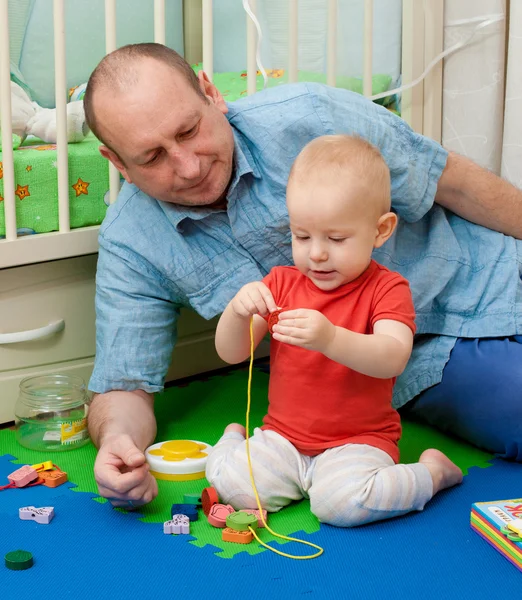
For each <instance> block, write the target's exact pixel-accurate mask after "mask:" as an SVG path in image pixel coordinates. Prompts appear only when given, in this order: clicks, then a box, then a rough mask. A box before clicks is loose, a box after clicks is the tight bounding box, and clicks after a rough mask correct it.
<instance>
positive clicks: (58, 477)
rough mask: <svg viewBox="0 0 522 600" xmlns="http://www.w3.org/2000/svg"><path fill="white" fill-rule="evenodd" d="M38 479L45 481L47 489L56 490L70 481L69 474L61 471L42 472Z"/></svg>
mask: <svg viewBox="0 0 522 600" xmlns="http://www.w3.org/2000/svg"><path fill="white" fill-rule="evenodd" d="M38 479H39V480H40V481H41V480H43V484H44V485H45V487H50V488H55V487H58V486H59V485H62V483H65V482H66V481H68V479H67V473H65V472H64V471H60V470H59V469H55V470H54V471H40V472H39V473H38Z"/></svg>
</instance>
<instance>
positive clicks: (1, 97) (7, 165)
mask: <svg viewBox="0 0 522 600" xmlns="http://www.w3.org/2000/svg"><path fill="white" fill-rule="evenodd" d="M0 114H1V115H2V121H1V126H2V163H3V167H2V168H3V172H4V173H3V174H4V202H3V204H4V207H3V208H4V211H5V228H6V232H5V234H6V235H5V237H6V239H7V240H10V241H12V240H15V239H16V204H15V179H14V157H13V147H12V135H13V128H12V124H11V119H12V116H11V70H10V66H9V4H8V0H0Z"/></svg>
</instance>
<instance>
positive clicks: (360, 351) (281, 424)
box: [206, 135, 462, 527]
mask: <svg viewBox="0 0 522 600" xmlns="http://www.w3.org/2000/svg"><path fill="white" fill-rule="evenodd" d="M390 197H391V190H390V175H389V170H388V168H387V165H386V163H385V161H384V159H383V158H382V156H381V155H380V153H379V151H378V150H377V149H376V148H374V147H373V146H371V145H370V144H369V143H367V142H366V141H364V140H362V139H358V138H353V137H349V136H344V135H331V136H324V137H321V138H318V139H316V140H314V141H312V142H310V143H309V144H308V145H307V146H306V147H305V148H304V149H303V150H302V152H301V153H300V154H299V156H298V157H297V159H296V161H295V163H294V165H293V167H292V170H291V172H290V176H289V180H288V187H287V205H288V214H289V217H290V228H291V232H292V252H293V258H294V263H295V267H275V268H274V269H272V271H271V272H270V273H269V275H267V276H266V277H265V278H264V279H263V281H254V282H252V283H249V284H247V285H245V286H244V287H242V288H241V290H240V291H239V292H238V293H237V294H236V296H235V297H234V298H233V299H232V301H231V302H230V303H229V305H228V306H227V308H226V309H225V311H224V312H223V315H222V316H221V319H220V320H219V324H218V327H217V331H216V349H217V351H218V353H219V355H220V356H221V358H222V359H223V360H225V361H227V362H229V363H238V362H241V361H243V360H245V359H246V358H247V357H248V356H249V354H250V319H251V317H252V316H253V317H254V344H255V345H256V346H257V344H258V343H259V342H260V341H261V339H262V338H263V336H264V335H265V334H266V333H267V330H268V323H267V320H268V318H269V317H270V329H271V333H272V341H271V348H270V384H269V407H268V414H267V415H266V416H265V418H264V420H263V426H262V427H261V428H259V429H256V430H255V431H254V434H253V436H252V437H251V439H250V451H251V456H252V464H253V472H254V479H255V483H256V487H257V489H258V492H259V497H260V500H261V504H262V505H263V508H265V509H266V510H268V511H269V512H273V511H278V510H280V509H281V508H282V507H284V506H286V505H288V504H289V503H290V502H292V501H293V500H300V499H301V498H310V506H311V510H312V512H313V513H314V514H315V515H316V516H317V518H318V519H319V520H320V521H321V522H323V523H328V524H330V525H336V526H339V527H351V526H354V525H362V524H364V523H369V522H372V521H377V520H380V519H387V518H390V517H396V516H399V515H403V514H405V513H407V512H410V511H413V510H422V509H423V508H424V505H425V504H426V503H427V502H428V500H430V499H431V498H432V497H433V496H434V495H435V494H436V493H437V492H439V491H440V490H442V489H444V488H447V487H450V486H453V485H456V484H458V483H460V482H461V481H462V472H461V470H460V469H459V468H458V467H457V466H456V465H455V464H453V463H452V462H451V461H450V460H449V459H448V458H447V457H446V456H445V455H444V454H442V452H439V451H438V450H435V449H430V450H426V451H425V452H423V453H422V454H421V456H420V458H419V462H418V463H415V464H409V465H405V464H399V463H398V460H399V450H398V445H397V444H398V441H399V438H400V435H401V424H400V418H399V415H398V413H397V411H395V410H394V409H393V408H392V405H391V400H392V390H393V385H394V383H395V378H396V377H397V376H398V375H400V373H402V371H403V370H404V368H405V366H406V364H407V362H408V360H409V357H410V354H411V350H412V344H413V335H414V333H415V324H414V317H415V314H414V308H413V301H412V297H411V293H410V289H409V286H408V283H407V281H406V280H405V279H404V278H403V277H402V276H401V275H399V274H398V273H394V272H392V271H390V270H388V269H387V268H386V267H383V266H381V265H379V264H377V263H376V262H375V261H374V260H372V250H373V249H374V248H379V247H380V246H382V245H383V244H384V243H385V242H386V240H388V239H389V238H390V236H391V235H392V234H393V232H394V230H395V227H396V225H397V216H396V215H395V213H393V212H391V211H390ZM279 311H281V312H279ZM278 313H279V314H278ZM273 321H277V322H276V324H274V325H272V323H273ZM206 475H207V478H208V480H209V481H210V482H211V483H212V485H213V486H214V487H215V488H216V490H217V491H218V494H219V496H220V498H221V499H222V501H223V502H225V503H228V504H231V505H232V506H234V507H235V508H236V509H240V508H255V507H256V500H255V496H254V493H253V490H252V486H251V483H250V479H249V472H248V463H247V454H246V448H245V428H244V427H243V426H242V425H239V424H237V423H232V424H230V425H228V427H226V429H225V432H224V435H223V436H222V437H221V439H220V440H219V442H218V443H217V444H216V445H215V447H214V449H213V450H212V452H211V454H210V456H209V458H208V462H207V471H206Z"/></svg>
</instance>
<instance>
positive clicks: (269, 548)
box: [245, 318, 324, 560]
mask: <svg viewBox="0 0 522 600" xmlns="http://www.w3.org/2000/svg"><path fill="white" fill-rule="evenodd" d="M253 366H254V319H253V318H251V319H250V365H249V368H248V399H247V411H246V436H245V437H246V451H247V459H248V471H249V475H250V482H251V483H252V488H253V490H254V495H255V497H256V502H257V507H258V509H259V516H260V519H261V521H262V522H263V525H264V526H265V528H266V529H268V531H269V532H270V533H271V534H272V535H273V536H275V537H278V538H280V539H282V540H288V541H289V542H298V543H299V544H305V545H306V546H311V547H312V548H317V549H318V550H319V552H316V553H315V554H310V555H308V556H294V555H293V554H286V552H281V551H280V550H276V549H275V548H272V547H271V546H268V545H267V544H265V543H264V542H262V541H261V540H260V539H259V537H258V536H257V534H256V532H255V531H254V529H252V527H249V529H250V531H251V532H252V534H253V536H254V537H255V538H256V540H257V541H258V542H259V543H260V544H261V546H264V547H265V548H268V550H271V551H272V552H275V553H276V554H280V555H281V556H286V558H293V559H295V560H308V559H309V558H317V557H318V556H321V554H322V553H323V552H324V550H323V548H321V546H317V545H316V544H312V543H311V542H305V541H304V540H299V539H297V538H293V537H288V536H286V535H281V534H280V533H276V532H275V531H273V530H272V529H270V527H269V526H268V524H267V522H266V521H265V519H264V517H263V507H262V506H261V501H260V500H259V494H258V493H257V488H256V484H255V482H254V473H253V471H252V460H251V458H250V441H249V435H248V431H249V429H250V403H251V396H252V369H253Z"/></svg>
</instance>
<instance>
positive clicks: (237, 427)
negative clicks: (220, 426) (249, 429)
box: [225, 423, 246, 437]
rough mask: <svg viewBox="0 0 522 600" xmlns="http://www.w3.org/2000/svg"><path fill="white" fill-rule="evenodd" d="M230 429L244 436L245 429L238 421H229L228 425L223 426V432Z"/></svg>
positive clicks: (227, 431)
mask: <svg viewBox="0 0 522 600" xmlns="http://www.w3.org/2000/svg"><path fill="white" fill-rule="evenodd" d="M230 431H236V432H237V433H240V434H241V435H242V436H243V437H246V429H245V428H244V427H243V425H240V424H239V423H230V425H227V426H226V427H225V433H229V432H230Z"/></svg>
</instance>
